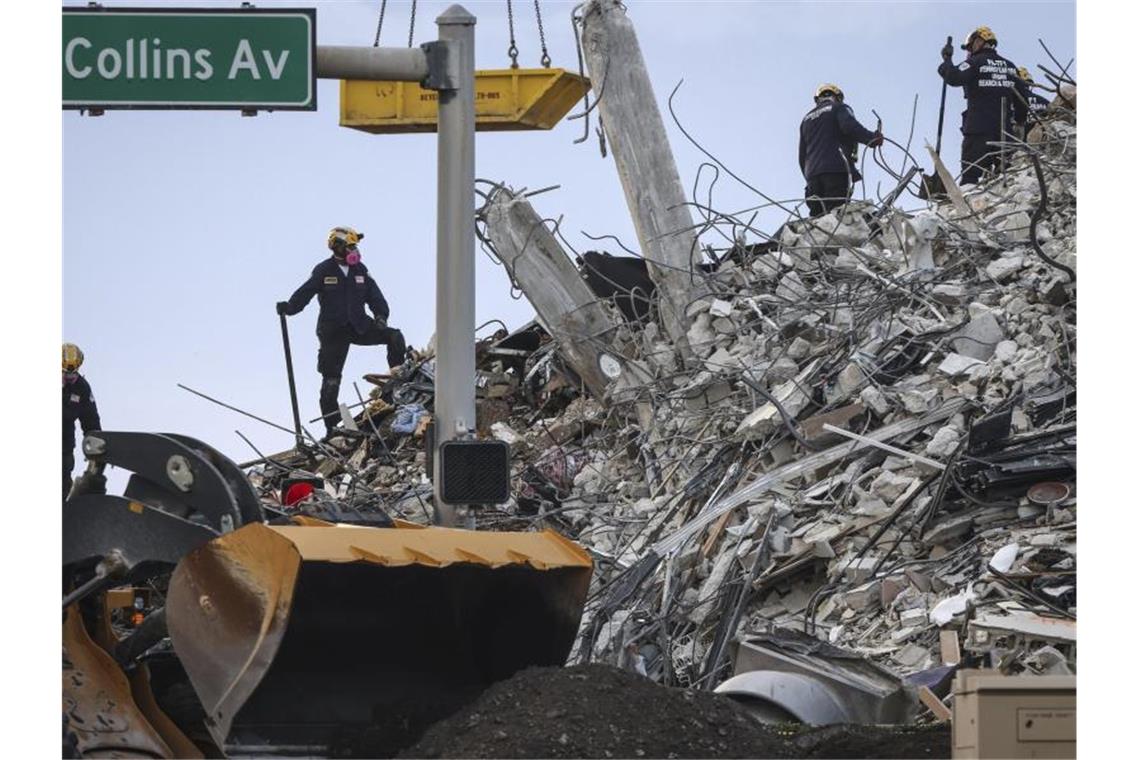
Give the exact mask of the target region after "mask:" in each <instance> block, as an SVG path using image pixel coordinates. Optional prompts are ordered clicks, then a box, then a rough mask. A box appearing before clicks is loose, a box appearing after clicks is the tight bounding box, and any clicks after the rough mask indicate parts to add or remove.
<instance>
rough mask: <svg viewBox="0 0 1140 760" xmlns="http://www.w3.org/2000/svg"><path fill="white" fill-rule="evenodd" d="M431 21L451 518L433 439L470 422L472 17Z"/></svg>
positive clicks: (446, 521) (441, 515) (439, 429)
mask: <svg viewBox="0 0 1140 760" xmlns="http://www.w3.org/2000/svg"><path fill="white" fill-rule="evenodd" d="M435 22H436V24H437V25H438V26H439V39H440V41H441V42H443V43H444V44H445V45H447V51H448V69H449V72H448V73H449V74H450V75H451V76H452V78H453V80H452V84H453V88H452V89H441V90H440V92H439V141H438V145H439V153H438V177H439V181H438V183H439V189H438V190H439V206H438V213H437V216H436V285H435V348H436V373H435V441H434V444H433V445H434V446H435V451H434V452H433V453H434V454H435V456H433V457H432V460H433V467H434V468H435V473H434V477H433V479H432V482H433V483H434V487H435V499H434V502H435V509H436V521H437V522H438V523H439V524H441V525H455V511H454V509H453V508H452V507H451V506H450V505H448V504H445V503H444V500H443V498H442V495H441V494H442V492H441V489H442V483H443V478H442V477H441V469H440V464H441V462H442V461H443V457H441V456H439V453H440V448H439V447H440V445H441V444H443V443H445V442H447V441H450V440H453V439H455V438H465V437H467V434H468V433H470V432H473V431H474V430H475V17H474V16H472V15H471V14H470V13H468V12H467V11H466V10H465V9H464V8H462V7H461V6H458V5H453V6H451V7H450V8H448V9H447V10H446V11H444V12H443V13H442V14H441V15H440V16H439V18H437V19H436V20H435Z"/></svg>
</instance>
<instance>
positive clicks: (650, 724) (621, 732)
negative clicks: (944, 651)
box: [399, 665, 950, 758]
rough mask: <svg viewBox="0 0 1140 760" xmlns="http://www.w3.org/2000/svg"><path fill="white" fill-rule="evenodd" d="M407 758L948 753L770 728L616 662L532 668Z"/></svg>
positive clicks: (930, 731) (918, 731)
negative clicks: (614, 665)
mask: <svg viewBox="0 0 1140 760" xmlns="http://www.w3.org/2000/svg"><path fill="white" fill-rule="evenodd" d="M399 757H402V758H492V757H501V758H573V757H581V758H642V757H644V758H711V757H726V758H734V757H757V758H759V757H772V758H791V757H811V758H825V757H831V758H864V757H866V758H870V757H883V758H948V757H950V734H949V730H948V729H947V728H946V727H945V726H944V725H943V726H938V727H931V728H915V727H867V726H830V727H824V728H806V727H802V726H766V725H762V724H760V723H758V722H757V721H756V720H755V719H754V718H752V717H751V715H749V713H748V712H747V711H745V710H744V708H742V707H740V706H739V705H738V704H737V703H735V702H733V701H732V700H730V699H728V698H727V697H722V696H720V695H717V694H712V693H710V692H705V691H690V690H683V689H670V688H666V687H664V686H660V685H658V684H656V683H654V682H652V681H650V680H648V679H646V678H643V677H641V676H638V675H636V674H634V673H630V672H627V671H623V670H618V669H616V668H613V667H610V666H607V665H578V666H575V667H571V668H528V669H527V670H524V671H521V672H519V673H516V674H515V675H514V676H513V677H512V678H510V679H508V680H506V681H501V682H499V683H497V684H495V685H494V686H492V687H490V688H489V689H487V691H485V692H484V693H483V694H482V695H481V696H480V697H479V698H478V699H476V700H475V701H474V702H473V703H471V704H469V705H468V706H467V707H465V708H463V709H461V710H459V711H458V712H456V713H455V714H454V715H452V716H451V717H450V718H447V719H445V720H443V721H440V722H438V723H436V724H435V725H434V726H432V727H431V728H429V729H428V730H427V732H426V733H425V734H424V735H423V736H422V737H421V738H420V740H419V741H418V742H417V743H416V744H414V745H412V746H411V747H409V748H407V749H405V750H404V751H403V752H402V753H401V754H400V755H399Z"/></svg>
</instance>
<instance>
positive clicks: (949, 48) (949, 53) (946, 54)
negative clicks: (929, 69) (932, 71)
mask: <svg viewBox="0 0 1140 760" xmlns="http://www.w3.org/2000/svg"><path fill="white" fill-rule="evenodd" d="M953 57H954V46H953V45H951V44H950V43H946V44H945V45H943V46H942V60H944V61H949V60H950V59H951V58H953Z"/></svg>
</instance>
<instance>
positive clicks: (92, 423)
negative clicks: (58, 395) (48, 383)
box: [63, 343, 101, 499]
mask: <svg viewBox="0 0 1140 760" xmlns="http://www.w3.org/2000/svg"><path fill="white" fill-rule="evenodd" d="M82 364H83V352H82V351H80V350H79V346H77V345H75V344H74V343H64V344H63V498H64V499H66V498H67V494H68V493H70V492H71V471H72V470H74V469H75V422H76V420H78V421H79V425H80V427H81V428H82V429H83V435H87V434H89V433H93V432H95V431H96V430H100V429H101V427H100V423H99V410H98V409H97V408H96V407H95V397H94V396H92V395H91V386H90V385H89V384H88V382H87V379H86V378H84V377H83V375H81V374H79V367H80V366H81V365H82Z"/></svg>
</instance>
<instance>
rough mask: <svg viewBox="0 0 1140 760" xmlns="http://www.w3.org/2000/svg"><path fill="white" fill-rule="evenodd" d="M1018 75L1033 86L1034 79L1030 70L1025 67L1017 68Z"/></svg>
mask: <svg viewBox="0 0 1140 760" xmlns="http://www.w3.org/2000/svg"><path fill="white" fill-rule="evenodd" d="M1017 75H1018V76H1019V77H1021V78H1022V79H1024V80H1025V81H1026V82H1029V83H1030V84H1033V77H1032V76H1031V75H1030V73H1029V69H1027V68H1025V67H1024V66H1018V67H1017Z"/></svg>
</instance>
